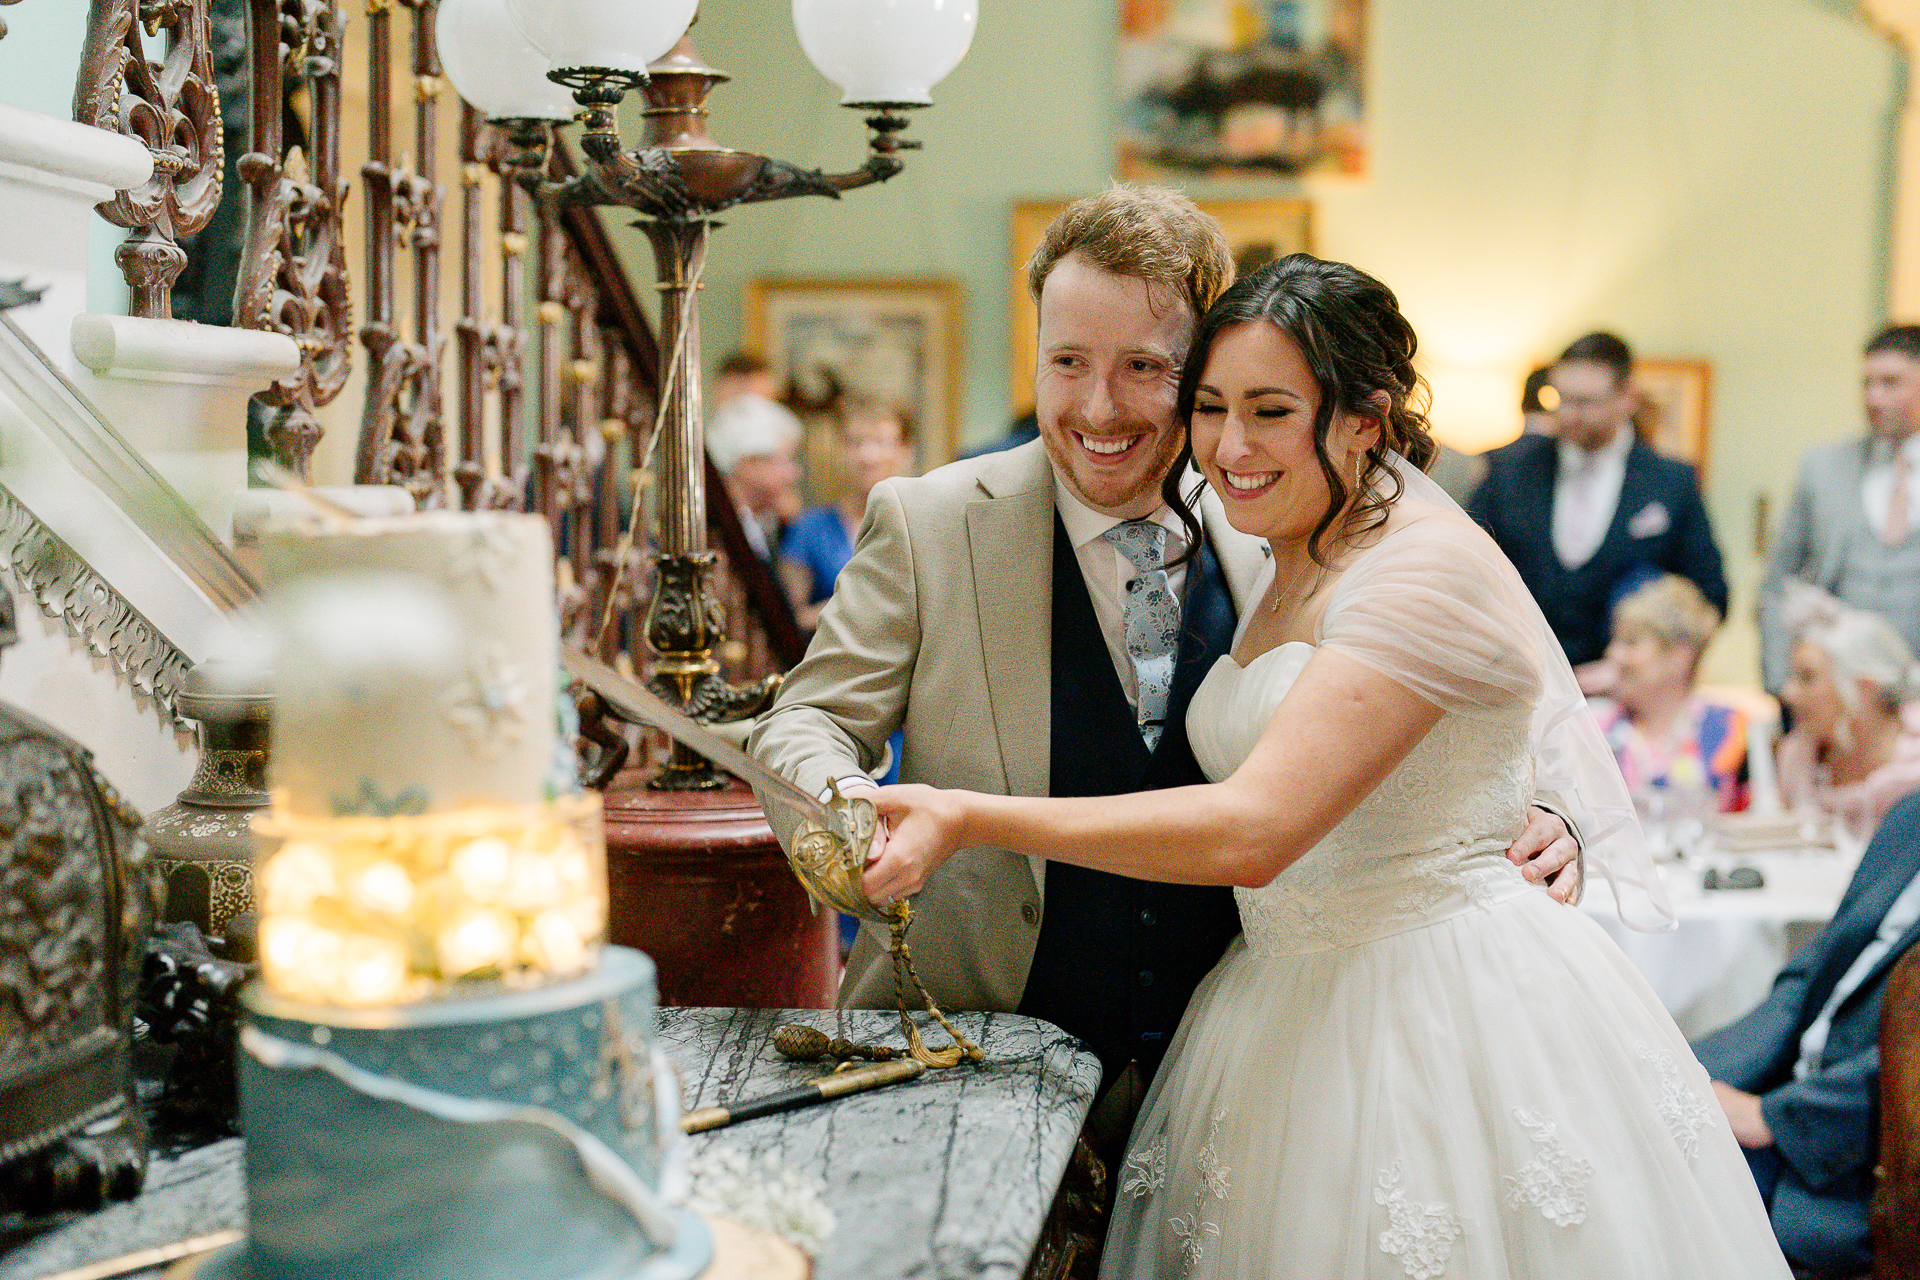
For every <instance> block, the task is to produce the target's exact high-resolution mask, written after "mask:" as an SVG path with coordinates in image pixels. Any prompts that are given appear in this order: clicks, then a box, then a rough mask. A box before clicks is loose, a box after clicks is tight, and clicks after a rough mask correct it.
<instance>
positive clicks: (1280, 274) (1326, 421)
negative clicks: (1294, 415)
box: [1161, 253, 1439, 566]
mask: <svg viewBox="0 0 1920 1280" xmlns="http://www.w3.org/2000/svg"><path fill="white" fill-rule="evenodd" d="M1260 320H1264V321H1267V322H1269V323H1272V324H1275V325H1278V326H1279V327H1280V329H1281V330H1282V331H1283V332H1284V333H1286V335H1287V336H1288V337H1290V338H1292V339H1293V340H1294V342H1295V343H1297V344H1298V345H1299V347H1300V352H1301V354H1302V355H1304V356H1305V357H1306V359H1307V367H1308V368H1309V369H1311V370H1312V371H1313V376H1314V380H1315V381H1316V382H1318V383H1319V385H1320V408H1319V410H1318V412H1317V413H1316V414H1315V416H1314V421H1313V451H1314V454H1315V456H1317V457H1318V458H1319V460H1320V471H1321V473H1322V474H1323V475H1325V476H1326V478H1327V490H1328V493H1327V509H1326V511H1325V513H1323V514H1322V515H1321V517H1320V523H1319V524H1317V525H1315V526H1314V530H1313V534H1312V536H1311V537H1309V538H1308V540H1307V553H1308V554H1309V555H1311V556H1312V557H1313V559H1314V561H1315V562H1316V563H1318V564H1320V565H1323V566H1324V565H1326V564H1327V563H1328V560H1327V549H1328V547H1329V546H1330V545H1331V544H1333V543H1334V542H1338V541H1340V540H1343V539H1346V538H1353V537H1358V536H1359V535H1361V534H1364V533H1366V532H1368V531H1369V530H1372V529H1377V528H1379V527H1380V526H1381V525H1382V524H1384V523H1386V519H1387V512H1388V509H1389V508H1391V507H1392V506H1393V504H1394V503H1395V502H1396V501H1398V500H1399V498H1400V493H1401V490H1402V488H1403V487H1404V486H1403V485H1402V484H1401V483H1400V477H1399V476H1398V475H1397V474H1395V473H1394V470H1393V467H1392V465H1391V464H1390V463H1389V462H1388V459H1387V454H1388V453H1389V452H1393V453H1398V454H1399V455H1400V456H1401V457H1403V458H1405V459H1406V460H1407V461H1408V462H1410V463H1412V464H1413V465H1414V466H1416V467H1419V468H1420V469H1421V470H1422V471H1425V470H1426V469H1427V467H1428V466H1429V465H1430V464H1431V463H1432V462H1433V458H1434V455H1435V454H1436V453H1438V452H1439V446H1438V445H1436V444H1435V443H1434V441H1433V437H1432V436H1431V435H1430V434H1428V430H1427V415H1426V408H1427V404H1428V394H1427V384H1426V382H1425V380H1424V379H1422V378H1421V377H1420V375H1419V374H1418V373H1416V372H1414V368H1413V355H1414V351H1415V349H1416V348H1417V347H1418V345H1419V340H1418V339H1417V338H1415V337H1414V333H1413V326H1412V325H1410V324H1408V323H1407V319H1406V317H1405V316H1403V315H1401V314H1400V303H1399V300H1398V299H1396V298H1395V297H1394V296H1393V290H1391V289H1389V288H1387V286H1386V285H1384V284H1381V283H1380V282H1379V281H1378V280H1376V279H1374V278H1373V277H1372V276H1370V275H1368V274H1367V273H1366V272H1364V271H1362V270H1360V269H1359V268H1358V267H1350V266H1348V265H1347V264H1346V263H1344V262H1327V261H1324V260H1322V259H1320V258H1316V257H1314V256H1312V255H1311V254H1305V253H1295V254H1289V255H1288V256H1286V257H1284V258H1281V259H1280V260H1279V261H1277V262H1271V263H1268V264H1267V265H1266V266H1264V267H1261V268H1260V269H1259V270H1257V271H1254V272H1252V273H1251V274H1249V275H1247V276H1245V277H1243V278H1242V279H1241V280H1239V281H1238V282H1237V283H1236V284H1234V286H1233V287H1232V288H1231V289H1228V290H1227V291H1226V292H1225V293H1223V294H1221V295H1220V298H1219V300H1218V301H1217V302H1215V303H1214V304H1213V306H1212V307H1211V308H1209V309H1208V311H1207V314H1206V315H1204V316H1202V317H1201V318H1200V323H1199V324H1198V325H1197V326H1196V327H1195V329H1194V334H1193V346H1192V348H1191V349H1190V350H1189V351H1188V352H1187V359H1186V363H1185V365H1184V366H1183V367H1182V369H1181V371H1180V393H1179V400H1178V402H1177V407H1176V409H1175V412H1176V414H1177V415H1178V417H1179V420H1180V422H1181V424H1182V426H1183V428H1184V429H1185V430H1186V433H1187V438H1186V443H1185V444H1184V445H1183V446H1182V448H1181V450H1180V456H1179V457H1178V458H1177V459H1175V460H1174V464H1173V468H1172V469H1171V470H1170V471H1168V472H1167V478H1166V479H1165V481H1163V482H1162V485H1161V491H1162V494H1163V495H1164V496H1165V498H1166V500H1167V505H1168V506H1170V507H1172V508H1173V510H1174V512H1175V513H1176V514H1177V515H1178V516H1179V517H1180V522H1181V523H1182V524H1183V525H1185V526H1186V529H1187V545H1188V546H1189V547H1190V548H1197V547H1198V546H1199V545H1200V537H1201V528H1200V521H1199V518H1198V517H1197V516H1196V515H1195V514H1194V510H1193V505H1192V498H1193V497H1196V496H1198V493H1199V490H1198V489H1197V488H1196V489H1192V490H1190V491H1189V492H1188V493H1187V494H1182V493H1181V492H1180V477H1181V476H1182V475H1183V474H1184V473H1185V472H1186V470H1187V466H1188V464H1189V463H1190V462H1192V461H1193V402H1194V396H1195V392H1196V389H1197V388H1198V387H1199V385H1200V379H1201V377H1202V375H1203V374H1204V373H1205V371H1206V367H1207V356H1208V354H1209V352H1210V351H1211V350H1212V348H1213V342H1214V339H1215V338H1217V337H1219V336H1220V332H1221V330H1223V329H1227V328H1230V327H1232V326H1233V325H1237V324H1245V323H1247V322H1249V321H1260ZM1382 394H1384V395H1385V398H1386V402H1387V403H1386V406H1385V408H1384V409H1383V408H1382V406H1381V405H1380V403H1379V401H1380V397H1381V396H1382ZM1337 412H1345V413H1353V414H1359V415H1361V416H1362V417H1367V418H1372V419H1373V420H1374V421H1376V422H1378V423H1379V424H1380V439H1379V440H1378V441H1377V442H1376V443H1375V444H1374V445H1373V446H1372V447H1371V448H1369V449H1368V450H1367V452H1366V459H1365V461H1364V462H1363V463H1362V465H1361V468H1360V476H1359V481H1360V484H1359V493H1360V497H1359V500H1358V501H1357V502H1355V503H1354V504H1353V509H1352V510H1351V511H1347V502H1348V500H1349V499H1351V498H1352V497H1353V493H1354V491H1353V489H1352V488H1351V487H1349V482H1348V480H1347V477H1345V476H1343V475H1341V474H1340V469H1339V468H1338V467H1335V466H1334V465H1333V459H1332V458H1331V457H1329V456H1328V454H1327V432H1328V430H1329V429H1330V428H1331V426H1332V425H1333V418H1334V414H1335V413H1337ZM1342 512H1346V518H1345V519H1344V520H1343V519H1342V518H1341V513H1342ZM1336 523H1337V524H1338V525H1339V526H1340V527H1339V528H1338V529H1336V528H1334V526H1335V524H1336ZM1329 535H1331V536H1329Z"/></svg>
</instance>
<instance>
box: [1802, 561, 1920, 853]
mask: <svg viewBox="0 0 1920 1280" xmlns="http://www.w3.org/2000/svg"><path fill="white" fill-rule="evenodd" d="M1788 587H1789V600H1788V603H1787V610H1788V612H1789V613H1790V614H1791V615H1792V616H1793V618H1794V620H1795V621H1796V622H1797V623H1798V624H1799V625H1798V626H1797V628H1796V629H1795V632H1794V643H1793V648H1792V650H1791V654H1792V656H1791V659H1790V661H1789V663H1788V668H1787V682H1786V684H1785V685H1784V686H1782V687H1781V690H1780V700H1781V701H1782V702H1784V703H1785V704H1786V705H1787V707H1788V708H1789V709H1790V710H1791V711H1792V712H1793V730H1792V732H1790V733H1788V734H1787V736H1786V737H1785V738H1784V739H1782V740H1781V743H1780V767H1779V775H1780V799H1781V802H1782V803H1783V804H1784V805H1785V806H1786V807H1788V808H1812V809H1819V810H1823V811H1825V812H1827V813H1831V814H1833V815H1834V816H1836V817H1838V818H1840V819H1841V820H1842V821H1844V822H1845V823H1846V824H1847V827H1848V829H1849V830H1851V831H1852V832H1853V833H1854V834H1855V835H1856V836H1859V837H1861V838H1865V837H1866V836H1868V835H1870V834H1872V832H1873V828H1874V827H1875V826H1877V825H1878V824H1879V822H1880V819H1881V817H1882V816H1883V815H1885V814H1886V812H1887V810H1888V808H1889V807H1891V806H1892V804H1893V803H1894V802H1895V801H1896V800H1899V799H1900V798H1901V797H1902V796H1905V795H1907V794H1909V793H1911V792H1913V791H1915V790H1920V703H1917V702H1916V697H1920V671H1916V669H1915V667H1914V661H1913V651H1912V650H1911V649H1909V648H1908V647H1907V642H1906V641H1905V640H1904V639H1903V638H1901V636H1900V633H1899V632H1897V631H1895V630H1894V629H1893V628H1892V627H1891V626H1889V625H1888V623H1887V621H1886V620H1885V619H1884V618H1880V617H1877V616H1876V615H1874V614H1871V613H1867V612H1866V611H1864V610H1861V609H1850V608H1848V607H1846V606H1845V605H1843V604H1840V603H1839V602H1838V601H1836V600H1834V599H1833V598H1832V597H1830V596H1826V595H1824V594H1823V593H1822V592H1820V591H1818V590H1817V589H1816V588H1813V587H1808V586H1806V585H1805V584H1803V583H1798V582H1792V583H1789V584H1788Z"/></svg>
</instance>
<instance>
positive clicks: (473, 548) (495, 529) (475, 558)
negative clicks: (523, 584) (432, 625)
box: [446, 519, 514, 591]
mask: <svg viewBox="0 0 1920 1280" xmlns="http://www.w3.org/2000/svg"><path fill="white" fill-rule="evenodd" d="M513 557H514V541H513V534H512V533H511V532H510V531H509V528H508V525H507V522H506V521H504V520H497V519H479V520H475V521H474V522H473V527H472V528H471V529H470V530H469V531H468V532H467V534H466V536H465V537H463V538H461V539H460V541H459V542H457V543H456V544H455V545H454V548H453V551H452V553H451V554H450V555H448V556H447V560H446V567H447V577H449V578H450V579H452V580H453V581H454V582H458V583H473V584H474V585H476V586H479V587H483V588H485V589H487V590H489V591H493V590H497V589H498V588H499V586H500V584H501V583H502V582H504V581H506V577H507V570H508V569H510V568H511V567H512V566H513Z"/></svg>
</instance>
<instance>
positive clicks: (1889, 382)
mask: <svg viewBox="0 0 1920 1280" xmlns="http://www.w3.org/2000/svg"><path fill="white" fill-rule="evenodd" d="M1860 399H1861V405H1862V408H1863V409H1864V410H1865V412H1866V418H1867V436H1866V438H1865V439H1859V440H1845V441H1841V442H1840V443H1838V444H1830V445H1823V446H1820V447H1819V448H1814V449H1809V450H1807V452H1806V453H1805V454H1804V455H1803V456H1802V457H1801V459H1800V476H1799V479H1798V480H1797V481H1796V482H1795V484H1794V488H1793V497H1792V498H1791V499H1790V500H1789V501H1788V502H1787V505H1786V506H1785V507H1784V508H1783V509H1782V510H1781V512H1780V524H1779V527H1778V529H1777V530H1776V531H1775V533H1774V538H1773V550H1772V554H1771V555H1769V556H1768V558H1767V576H1766V581H1765V584H1764V585H1763V586H1762V588H1761V593H1760V669H1761V671H1760V674H1761V680H1762V682H1763V683H1764V684H1765V685H1766V687H1767V688H1768V689H1769V690H1774V691H1777V690H1778V689H1779V688H1780V686H1781V685H1782V684H1784V683H1785V682H1786V679H1787V661H1788V649H1789V648H1790V643H1789V639H1790V636H1791V634H1792V627H1791V625H1790V623H1789V622H1788V620H1787V618H1786V617H1785V612H1784V610H1785V599H1784V595H1783V593H1784V590H1785V584H1786V582H1787V580H1788V579H1789V578H1799V579H1802V580H1803V581H1806V582H1811V583H1813V585H1815V586H1817V587H1820V588H1821V589H1823V590H1825V591H1827V592H1830V593H1831V594H1833V595H1834V596H1837V597H1838V598H1839V599H1840V600H1841V601H1842V602H1844V603H1846V604H1850V605H1852V606H1853V607H1854V608H1856V609H1865V610H1867V611H1868V612H1870V613H1877V614H1879V615H1880V616H1881V617H1883V618H1886V619H1887V620H1888V621H1889V622H1891V623H1892V624H1893V625H1894V628H1895V629H1896V630H1898V631H1899V632H1900V634H1901V635H1902V636H1903V637H1905V639H1906V642H1907V646H1908V647H1909V648H1911V649H1915V650H1920V433H1916V428H1920V325H1910V324H1902V325H1894V326H1893V327H1892V328H1889V329H1883V330H1881V331H1880V332H1879V333H1878V334H1876V335H1874V338H1873V340H1872V341H1871V342H1869V343H1867V350H1866V354H1865V356H1864V358H1863V359H1862V360H1861V380H1860Z"/></svg>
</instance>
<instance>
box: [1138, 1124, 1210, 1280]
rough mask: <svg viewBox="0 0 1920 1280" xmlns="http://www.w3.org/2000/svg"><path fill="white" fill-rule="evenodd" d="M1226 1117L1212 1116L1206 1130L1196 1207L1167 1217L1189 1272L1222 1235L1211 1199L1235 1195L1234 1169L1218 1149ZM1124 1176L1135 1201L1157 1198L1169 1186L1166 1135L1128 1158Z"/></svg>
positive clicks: (1197, 1162) (1199, 1160)
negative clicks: (1227, 1163) (1228, 1164)
mask: <svg viewBox="0 0 1920 1280" xmlns="http://www.w3.org/2000/svg"><path fill="white" fill-rule="evenodd" d="M1226 1118H1227V1113H1226V1111H1225V1110H1220V1111H1216V1112H1214V1113H1213V1125H1212V1127H1211V1128H1209V1129H1208V1130H1207V1145H1205V1146H1204V1147H1201V1148H1200V1154H1199V1155H1198V1156H1197V1157H1195V1160H1194V1164H1195V1167H1196V1168H1197V1169H1198V1171H1199V1174H1200V1180H1199V1181H1198V1182H1197V1183H1195V1184H1194V1188H1193V1208H1192V1210H1191V1211H1190V1212H1187V1213H1179V1214H1173V1215H1170V1216H1169V1217H1168V1218H1167V1230H1169V1231H1171V1232H1172V1233H1173V1235H1174V1237H1175V1238H1176V1239H1178V1240H1179V1242H1180V1256H1181V1257H1182V1258H1184V1259H1185V1260H1186V1270H1188V1271H1191V1270H1193V1268H1194V1267H1195V1266H1197V1265H1198V1264H1199V1262H1200V1260H1201V1259H1202V1258H1203V1257H1205V1256H1206V1252H1207V1241H1208V1240H1209V1239H1212V1238H1214V1237H1217V1236H1218V1235H1219V1234H1220V1224H1219V1223H1217V1222H1214V1221H1213V1220H1212V1218H1211V1215H1210V1212H1209V1210H1210V1209H1211V1207H1212V1206H1211V1205H1210V1203H1209V1201H1210V1200H1216V1201H1223V1202H1224V1201H1225V1200H1226V1199H1227V1197H1228V1196H1229V1195H1231V1194H1232V1193H1233V1170H1232V1169H1230V1168H1229V1167H1227V1165H1226V1164H1225V1163H1224V1162H1223V1161H1222V1160H1221V1159H1220V1153H1219V1151H1218V1150H1216V1146H1217V1144H1218V1143H1219V1141H1220V1122H1221V1121H1222V1120H1224V1119H1226ZM1121 1171H1122V1174H1123V1175H1124V1176H1123V1178H1122V1180H1121V1183H1120V1190H1121V1191H1122V1192H1124V1193H1125V1194H1127V1195H1129V1196H1132V1197H1133V1198H1134V1199H1135V1200H1139V1199H1142V1198H1144V1197H1146V1196H1149V1195H1154V1194H1156V1193H1157V1192H1159V1191H1161V1190H1163V1189H1164V1188H1165V1187H1166V1185H1167V1138H1166V1135H1165V1134H1164V1133H1163V1134H1162V1135H1161V1136H1160V1137H1158V1138H1155V1139H1154V1140H1153V1141H1152V1142H1150V1143H1148V1144H1147V1145H1146V1146H1144V1147H1142V1148H1140V1149H1139V1150H1138V1151H1135V1152H1133V1153H1131V1154H1130V1155H1128V1156H1127V1159H1126V1162H1125V1163H1124V1164H1123V1165H1121Z"/></svg>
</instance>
